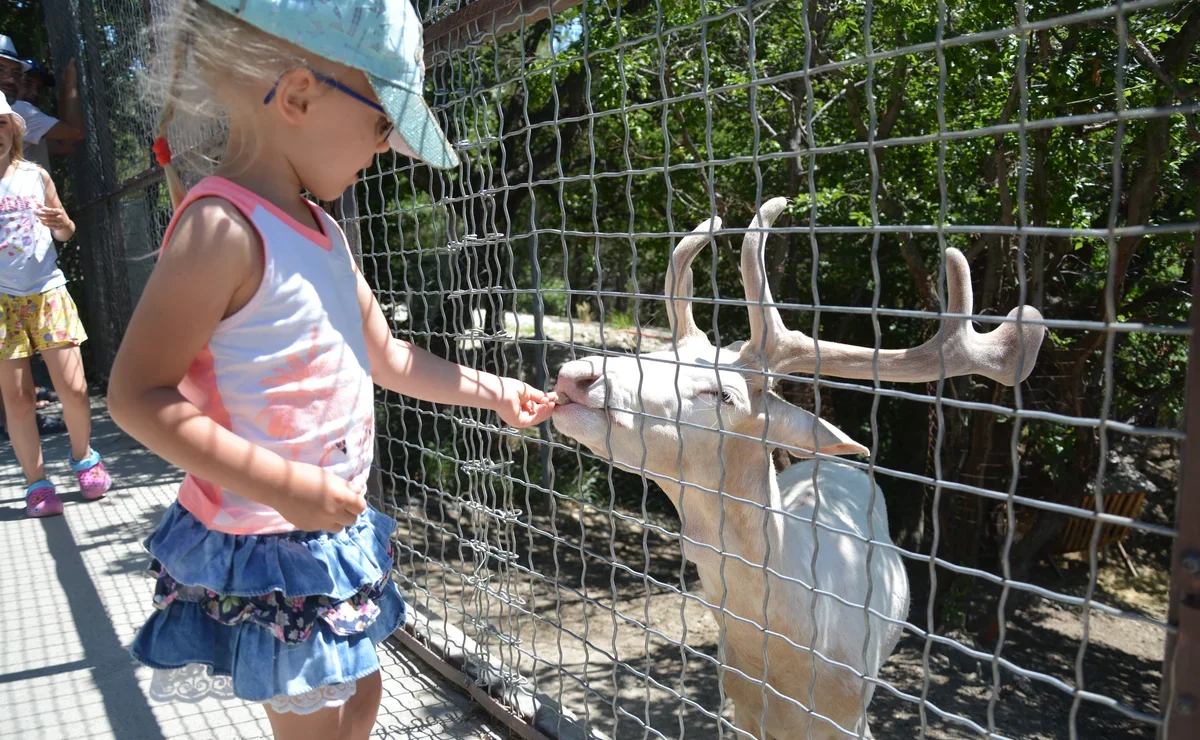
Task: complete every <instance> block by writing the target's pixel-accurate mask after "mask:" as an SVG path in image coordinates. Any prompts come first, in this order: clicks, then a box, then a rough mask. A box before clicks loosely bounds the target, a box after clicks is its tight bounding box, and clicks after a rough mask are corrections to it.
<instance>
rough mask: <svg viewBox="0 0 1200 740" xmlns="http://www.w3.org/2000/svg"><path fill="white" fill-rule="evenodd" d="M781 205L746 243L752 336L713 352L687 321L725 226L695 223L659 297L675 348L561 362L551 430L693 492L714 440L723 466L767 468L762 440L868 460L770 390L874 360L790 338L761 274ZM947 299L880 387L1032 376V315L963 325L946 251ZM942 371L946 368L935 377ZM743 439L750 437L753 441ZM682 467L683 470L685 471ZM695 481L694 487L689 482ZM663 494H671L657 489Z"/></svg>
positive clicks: (961, 295) (771, 205) (882, 354)
mask: <svg viewBox="0 0 1200 740" xmlns="http://www.w3.org/2000/svg"><path fill="white" fill-rule="evenodd" d="M786 205H787V200H786V199H784V198H775V199H773V200H770V201H767V202H766V203H764V204H763V206H762V208H761V210H760V211H759V212H758V215H757V217H756V218H755V220H754V222H753V224H751V227H750V229H749V230H748V231H747V233H746V236H745V239H744V241H743V244H742V256H741V273H742V282H743V285H744V287H745V293H746V301H747V303H748V304H749V312H750V338H749V340H748V341H745V342H735V343H733V344H730V345H728V346H726V347H723V348H720V349H718V348H716V347H714V346H713V345H712V344H711V343H710V342H709V341H708V338H707V337H706V336H705V334H704V332H702V331H701V330H700V329H699V328H698V327H697V326H696V321H695V318H694V317H693V315H692V306H691V298H692V270H691V264H692V261H693V260H694V259H695V257H696V255H697V254H698V253H699V252H700V250H701V249H703V248H704V246H705V245H707V244H708V243H709V241H710V240H711V239H712V234H713V232H714V231H716V230H717V229H720V228H721V221H720V219H716V218H714V219H710V220H709V221H705V222H704V223H702V224H700V225H699V226H698V227H696V229H695V230H694V231H693V232H692V233H691V234H690V235H688V236H687V237H685V238H684V239H682V240H681V241H680V242H679V244H678V245H677V246H676V247H675V249H674V251H673V253H672V257H671V266H670V270H669V272H668V275H667V281H666V290H665V291H664V292H665V298H666V303H667V313H668V316H669V318H670V321H671V327H672V332H673V336H674V338H675V341H674V348H673V349H671V350H665V351H660V352H651V353H647V354H642V355H637V356H622V357H602V356H593V357H587V358H584V359H581V360H576V361H573V362H569V363H566V364H564V365H563V366H562V367H561V368H560V369H559V374H558V382H557V385H556V388H555V390H556V392H557V394H558V398H559V404H560V405H559V407H558V408H557V409H556V410H555V414H554V425H555V427H556V428H557V429H558V430H559V431H560V432H561V433H563V434H565V435H567V436H568V437H572V438H574V439H576V440H578V441H579V442H581V443H583V444H584V445H586V446H587V447H588V448H590V449H591V450H592V451H593V452H594V453H596V454H597V455H599V456H601V457H603V458H606V459H609V458H611V459H612V460H613V462H614V463H616V464H618V465H620V466H621V467H624V468H626V469H629V470H633V471H635V472H646V473H648V474H650V475H651V476H652V477H654V476H656V475H665V476H669V477H671V478H675V477H676V476H678V475H679V474H680V473H681V472H682V473H683V479H684V480H689V481H694V482H697V483H701V482H702V481H705V480H706V479H710V478H711V476H710V475H707V474H706V473H710V472H715V471H716V469H717V468H718V467H719V466H718V465H717V463H716V461H717V460H718V459H719V457H720V456H719V455H718V454H717V450H718V439H719V437H720V436H721V435H720V430H725V431H729V432H734V433H735V434H734V435H732V436H729V435H727V436H726V439H725V440H724V443H723V444H724V447H723V451H724V457H725V458H726V459H730V456H731V454H732V455H736V454H741V453H740V452H739V451H738V450H739V448H740V447H742V446H743V444H742V443H746V442H748V443H749V444H750V445H754V446H756V447H757V449H758V450H759V452H758V453H757V455H755V453H754V450H753V449H752V448H750V447H747V448H746V451H745V454H748V455H750V456H751V457H755V456H756V457H757V464H758V465H759V466H763V465H765V464H766V463H765V461H764V460H763V456H762V453H761V442H753V441H750V440H762V439H764V438H765V439H766V440H767V442H768V443H769V444H772V445H775V446H784V447H789V448H792V449H793V450H797V449H798V450H802V451H803V450H807V451H812V450H819V451H820V452H822V453H826V454H833V455H842V454H865V453H866V452H867V450H866V448H865V447H863V446H862V445H860V444H858V443H857V442H855V441H854V440H852V439H850V438H849V437H848V436H847V435H846V434H845V433H843V432H842V431H841V430H839V429H838V428H837V427H834V426H833V425H831V424H829V423H827V422H825V421H823V420H821V419H818V418H817V417H816V416H814V415H813V414H812V413H810V412H808V411H806V410H804V409H801V408H799V407H797V406H794V405H792V404H790V403H788V402H786V401H784V400H783V399H782V398H780V397H779V396H778V395H776V394H775V393H773V392H772V390H771V386H772V383H771V382H770V377H769V376H768V375H767V374H765V373H764V371H769V372H770V373H774V374H790V373H809V374H811V373H814V372H816V371H817V369H818V368H817V360H818V356H819V359H820V368H819V370H820V375H824V376H830V377H841V378H860V379H871V378H873V377H875V365H876V351H875V349H874V348H873V347H857V346H853V345H847V344H839V343H837V342H829V341H825V340H819V341H818V340H814V339H813V338H811V337H809V336H807V335H806V334H804V333H803V332H801V331H797V330H789V329H787V328H786V327H785V326H784V324H783V320H782V319H781V317H780V315H779V310H778V309H777V308H775V306H774V305H773V299H772V297H771V291H770V288H769V287H768V286H767V283H766V280H765V275H766V271H765V268H764V264H763V244H764V242H765V234H766V231H765V230H766V229H768V228H769V227H770V226H771V224H772V223H773V222H774V221H775V218H776V217H777V216H778V215H779V214H780V213H782V212H783V210H784V208H785V207H786ZM946 269H947V273H946V294H947V303H948V309H947V312H948V313H950V314H958V315H959V316H957V317H950V318H945V319H943V320H942V326H941V328H940V329H939V331H938V332H937V334H936V335H935V336H934V337H933V338H932V339H930V340H929V341H927V342H925V343H924V344H921V345H920V346H917V347H912V348H909V349H884V350H880V351H879V352H878V377H879V379H880V380H881V381H895V382H925V381H931V380H937V379H938V378H939V377H943V376H944V377H947V378H949V377H954V376H959V375H967V374H971V373H974V374H979V375H984V376H986V377H988V378H991V379H992V380H995V381H997V382H999V383H1003V384H1005V385H1013V384H1014V383H1017V382H1020V381H1022V380H1024V379H1025V378H1026V377H1028V376H1029V373H1030V372H1031V371H1032V369H1033V365H1034V362H1035V360H1036V359H1037V353H1038V349H1039V347H1040V346H1041V343H1042V339H1043V336H1044V334H1045V328H1044V327H1043V326H1042V325H1041V324H1040V323H1038V320H1039V319H1040V318H1041V314H1040V313H1039V312H1038V311H1037V309H1035V308H1033V307H1032V306H1021V307H1019V308H1015V309H1013V310H1012V311H1011V312H1010V313H1009V318H1010V319H1016V318H1018V317H1019V319H1020V321H1019V323H1011V322H1006V323H1003V324H1001V325H1000V326H999V327H997V328H995V329H993V330H992V331H989V332H986V333H980V332H977V331H975V329H974V328H973V327H972V326H971V321H970V319H968V318H964V317H963V316H964V315H967V314H970V312H971V308H972V295H971V273H970V268H969V266H968V264H967V260H966V258H965V257H964V256H963V254H962V253H961V252H959V251H958V250H956V249H949V250H947V252H946ZM943 368H944V369H943ZM746 438H750V439H749V440H748V439H746ZM681 466H682V471H681ZM692 476H695V477H692ZM664 488H666V489H667V490H668V493H670V487H668V486H664Z"/></svg>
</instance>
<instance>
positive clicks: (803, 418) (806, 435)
mask: <svg viewBox="0 0 1200 740" xmlns="http://www.w3.org/2000/svg"><path fill="white" fill-rule="evenodd" d="M766 398H767V415H766V416H765V417H760V420H761V421H763V422H768V420H769V423H768V426H767V441H768V442H773V443H775V444H777V445H785V446H788V447H798V448H800V449H802V450H816V451H818V452H822V453H824V454H826V455H868V454H870V450H868V449H867V448H866V447H863V446H862V445H860V444H859V443H858V442H855V441H854V440H853V439H850V437H849V436H848V435H847V434H846V433H845V432H843V431H842V430H841V429H838V428H837V427H835V426H834V425H832V424H830V423H829V422H827V421H825V420H823V419H819V418H817V417H816V415H814V414H811V413H809V412H808V411H805V410H804V409H802V408H800V407H798V406H793V405H792V404H790V403H788V402H787V401H784V400H783V399H782V398H780V397H778V396H776V395H775V394H773V393H768V394H767V396H766ZM759 434H760V435H761V434H762V430H761V429H760V430H759Z"/></svg>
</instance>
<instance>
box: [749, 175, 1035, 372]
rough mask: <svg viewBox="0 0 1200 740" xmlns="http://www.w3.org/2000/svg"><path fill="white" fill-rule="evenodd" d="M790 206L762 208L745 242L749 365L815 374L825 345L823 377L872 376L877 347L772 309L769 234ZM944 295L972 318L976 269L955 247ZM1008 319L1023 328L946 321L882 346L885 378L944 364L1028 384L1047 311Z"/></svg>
mask: <svg viewBox="0 0 1200 740" xmlns="http://www.w3.org/2000/svg"><path fill="white" fill-rule="evenodd" d="M786 206H787V200H786V199H785V198H774V199H772V200H769V201H767V202H766V203H764V204H763V206H762V209H761V210H760V211H759V213H758V216H757V218H756V219H755V221H754V224H753V225H752V226H751V231H749V232H747V233H746V237H745V240H744V241H743V243H742V283H743V285H744V286H745V289H746V300H747V301H748V302H749V303H750V304H751V305H750V341H749V342H747V343H746V344H744V345H742V348H741V353H742V358H743V361H744V362H746V364H748V365H757V366H759V367H762V366H764V365H766V366H769V367H770V369H771V370H772V371H773V372H778V373H795V372H806V373H811V372H814V371H815V370H816V364H817V350H818V348H819V349H820V354H821V373H822V374H823V375H832V376H835V377H841V378H862V379H872V378H874V377H875V349H874V348H872V347H858V346H855V345H849V344H840V343H838V342H829V341H825V340H821V341H816V340H813V339H812V338H811V337H809V336H808V335H806V334H805V333H804V332H801V331H789V330H788V329H787V328H786V327H785V326H784V324H783V319H782V318H781V317H780V315H779V309H777V308H775V306H774V305H773V299H772V297H771V289H770V287H769V286H768V285H767V282H766V268H765V265H764V263H763V249H762V245H763V243H764V242H765V241H766V233H765V231H764V229H766V228H768V227H770V225H771V224H772V223H773V222H774V221H775V218H776V217H777V216H778V215H779V214H780V213H782V212H783V209H784V208H785V207H786ZM946 297H947V303H948V304H949V311H948V313H952V314H970V313H971V309H972V302H973V298H972V294H971V268H970V266H969V265H968V264H967V258H966V257H964V256H963V254H962V252H960V251H958V250H957V249H953V248H951V249H947V250H946ZM1008 316H1009V318H1011V319H1019V320H1020V322H1021V323H1020V325H1019V327H1018V325H1017V324H1016V323H1011V322H1006V323H1004V324H1001V325H1000V326H999V327H997V328H996V329H993V330H992V331H990V332H986V333H980V332H977V331H975V329H974V327H972V326H971V320H970V319H968V318H951V319H943V321H942V326H941V328H940V329H939V330H938V333H937V334H936V335H934V337H933V338H932V339H930V340H929V341H927V342H925V343H924V344H921V345H920V346H917V347H912V348H909V349H881V350H879V379H880V380H888V381H894V382H900V383H919V382H927V381H931V380H937V379H938V377H939V375H940V372H939V371H940V370H941V367H942V363H943V361H944V362H945V377H947V378H950V377H955V376H958V375H969V374H972V373H974V374H977V375H983V376H985V377H988V378H991V379H992V380H995V381H996V382H997V383H1002V384H1004V385H1013V384H1014V382H1020V381H1022V380H1025V379H1026V378H1027V377H1029V374H1030V373H1031V372H1032V371H1033V366H1034V362H1035V361H1036V360H1037V355H1038V350H1039V349H1040V348H1041V345H1042V339H1043V338H1044V337H1045V334H1046V328H1045V327H1044V326H1043V325H1042V324H1040V323H1036V322H1039V321H1040V319H1041V318H1042V314H1041V313H1040V312H1039V311H1038V310H1037V309H1036V308H1034V307H1032V306H1019V307H1017V308H1014V309H1013V310H1012V311H1010V312H1009V314H1008ZM1027 322H1028V323H1027ZM1022 354H1023V355H1024V357H1022Z"/></svg>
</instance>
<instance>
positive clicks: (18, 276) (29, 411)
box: [0, 94, 112, 516]
mask: <svg viewBox="0 0 1200 740" xmlns="http://www.w3.org/2000/svg"><path fill="white" fill-rule="evenodd" d="M24 133H25V121H24V119H22V118H21V116H19V115H17V114H16V113H13V112H12V108H10V107H9V105H8V102H7V100H5V98H4V96H3V95H2V94H0V392H2V393H3V398H4V411H5V415H6V417H7V418H6V423H7V429H8V436H9V438H10V439H11V440H12V446H13V452H15V453H16V455H17V461H18V462H20V464H21V470H22V472H24V473H25V482H26V484H27V485H28V488H26V489H25V513H26V514H27V515H28V516H52V515H54V514H61V513H62V512H63V504H62V500H61V499H59V497H58V493H57V492H56V491H55V489H54V484H53V483H51V482H50V481H49V480H47V479H46V468H45V465H44V464H43V462H42V443H41V439H40V438H39V435H38V422H37V415H36V412H35V409H36V408H37V391H36V390H35V388H34V384H33V377H32V375H31V374H30V364H29V358H30V357H32V356H33V353H34V352H41V353H42V358H43V359H44V360H45V361H46V368H47V369H48V370H49V371H50V379H51V380H52V381H54V388H55V390H56V391H58V394H59V397H60V399H61V400H62V406H63V419H64V421H65V422H66V424H67V431H68V432H69V433H70V435H71V456H72V457H71V469H72V470H73V471H75V476H76V478H77V480H78V481H79V490H80V492H81V493H82V494H83V497H84V498H85V499H89V500H92V499H98V498H100V497H101V496H103V495H104V494H105V493H106V492H107V491H108V489H109V487H110V486H111V485H112V481H111V480H110V479H109V477H108V473H107V472H106V471H105V469H104V464H103V463H102V462H100V455H99V453H97V452H96V451H95V450H93V449H92V448H91V435H92V410H91V405H90V403H89V402H88V392H87V380H86V378H85V377H84V375H83V360H82V358H81V357H80V353H79V345H80V344H82V343H83V341H84V340H86V339H87V334H85V333H84V331H83V325H82V324H80V323H79V314H78V312H77V311H76V309H75V302H74V301H72V300H71V294H70V293H68V292H67V288H66V284H67V279H66V277H64V276H63V273H62V270H60V269H58V256H57V254H56V253H55V251H54V240H55V239H57V240H58V241H60V242H65V241H67V240H68V239H70V238H71V237H72V236H73V235H74V234H75V224H74V222H72V221H71V219H70V218H69V217H68V216H67V212H66V211H64V210H63V207H62V203H60V202H59V200H58V193H57V191H56V190H55V189H54V183H53V182H52V181H51V180H50V175H48V174H46V171H45V170H43V169H42V168H41V167H39V166H37V165H36V164H33V163H31V162H26V161H25V159H24V157H23V156H22V146H21V137H22V136H23V135H24Z"/></svg>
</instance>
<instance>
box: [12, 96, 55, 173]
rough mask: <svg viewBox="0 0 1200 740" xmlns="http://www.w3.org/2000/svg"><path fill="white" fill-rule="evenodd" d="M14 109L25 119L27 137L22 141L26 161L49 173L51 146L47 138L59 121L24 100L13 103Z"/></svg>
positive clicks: (14, 111)
mask: <svg viewBox="0 0 1200 740" xmlns="http://www.w3.org/2000/svg"><path fill="white" fill-rule="evenodd" d="M12 109H13V113H16V114H17V115H19V116H20V117H21V118H24V119H25V136H24V138H23V139H22V142H23V143H24V145H25V146H24V149H25V159H27V160H29V161H30V162H34V163H35V164H38V165H41V167H42V169H44V170H46V171H47V172H49V171H50V146H49V143H48V142H47V141H46V139H45V137H46V134H48V133H49V132H50V129H52V128H54V125H55V124H57V123H58V119H57V118H55V117H54V116H52V115H49V114H47V113H43V112H41V111H40V110H38V109H37V108H35V107H34V106H33V105H32V104H30V103H27V102H25V101H24V100H18V101H17V102H15V103H13V104H12Z"/></svg>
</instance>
